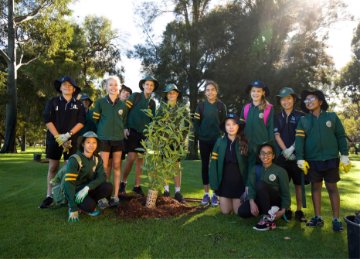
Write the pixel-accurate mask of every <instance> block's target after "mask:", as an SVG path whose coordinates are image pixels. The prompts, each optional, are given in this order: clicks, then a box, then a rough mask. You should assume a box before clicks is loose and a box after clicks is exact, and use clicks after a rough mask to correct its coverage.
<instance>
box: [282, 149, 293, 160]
mask: <svg viewBox="0 0 360 259" xmlns="http://www.w3.org/2000/svg"><path fill="white" fill-rule="evenodd" d="M294 150H295V147H294V146H290V147H288V148H287V149H284V150H283V151H282V155H283V156H284V157H285V158H286V159H287V160H288V159H289V157H290V156H291V155H292V153H294Z"/></svg>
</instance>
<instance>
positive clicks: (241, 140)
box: [236, 125, 248, 156]
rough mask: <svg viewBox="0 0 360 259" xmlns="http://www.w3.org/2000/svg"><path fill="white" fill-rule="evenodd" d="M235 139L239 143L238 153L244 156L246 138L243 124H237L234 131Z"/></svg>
mask: <svg viewBox="0 0 360 259" xmlns="http://www.w3.org/2000/svg"><path fill="white" fill-rule="evenodd" d="M236 139H237V141H238V143H239V151H240V154H241V155H244V156H246V155H247V153H248V140H247V138H246V136H245V133H244V126H243V125H239V129H238V131H237V133H236Z"/></svg>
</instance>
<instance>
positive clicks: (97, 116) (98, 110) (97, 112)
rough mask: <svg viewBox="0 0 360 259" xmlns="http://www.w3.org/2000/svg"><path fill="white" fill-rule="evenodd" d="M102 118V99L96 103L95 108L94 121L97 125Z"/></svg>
mask: <svg viewBox="0 0 360 259" xmlns="http://www.w3.org/2000/svg"><path fill="white" fill-rule="evenodd" d="M100 116H101V107H100V99H98V100H96V102H95V107H94V110H93V120H94V122H95V124H96V125H97V124H98V123H99V120H100Z"/></svg>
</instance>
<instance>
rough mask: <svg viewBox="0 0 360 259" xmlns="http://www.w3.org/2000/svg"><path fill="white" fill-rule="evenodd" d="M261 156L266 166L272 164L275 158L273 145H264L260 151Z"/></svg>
mask: <svg viewBox="0 0 360 259" xmlns="http://www.w3.org/2000/svg"><path fill="white" fill-rule="evenodd" d="M259 158H260V160H261V162H262V164H263V166H264V167H268V166H270V165H271V164H272V161H273V159H274V158H275V154H274V150H273V149H272V147H271V146H263V147H262V148H261V150H260V153H259Z"/></svg>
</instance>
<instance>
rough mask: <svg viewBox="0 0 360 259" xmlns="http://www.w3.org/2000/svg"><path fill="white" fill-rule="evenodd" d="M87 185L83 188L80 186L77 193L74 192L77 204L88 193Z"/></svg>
mask: <svg viewBox="0 0 360 259" xmlns="http://www.w3.org/2000/svg"><path fill="white" fill-rule="evenodd" d="M89 189H90V188H89V186H85V187H84V188H82V189H81V190H80V191H78V193H77V194H76V198H75V202H76V203H77V204H80V203H82V201H83V200H84V199H85V197H86V196H87V195H88V193H89Z"/></svg>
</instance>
